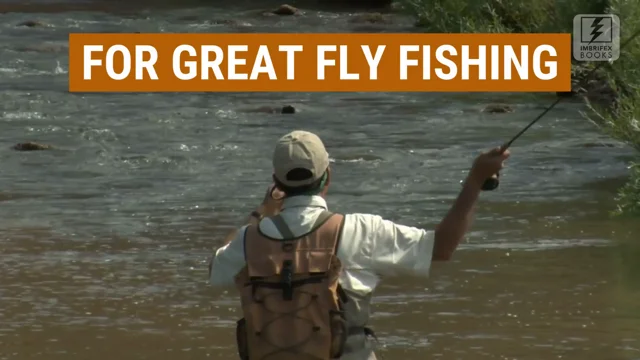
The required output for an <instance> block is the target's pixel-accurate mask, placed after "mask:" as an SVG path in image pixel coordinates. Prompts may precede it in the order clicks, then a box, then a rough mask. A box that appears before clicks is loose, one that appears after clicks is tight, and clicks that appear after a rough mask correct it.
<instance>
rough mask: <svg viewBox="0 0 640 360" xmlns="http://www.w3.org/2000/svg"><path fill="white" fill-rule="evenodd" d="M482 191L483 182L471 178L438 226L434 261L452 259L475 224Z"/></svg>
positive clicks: (433, 254) (434, 246) (433, 253)
mask: <svg viewBox="0 0 640 360" xmlns="http://www.w3.org/2000/svg"><path fill="white" fill-rule="evenodd" d="M481 191H482V182H481V183H478V180H477V179H474V178H473V177H471V176H469V177H468V178H467V180H466V181H465V183H464V186H463V188H462V191H461V192H460V194H459V195H458V198H457V199H456V201H455V202H454V203H453V206H451V209H449V212H448V213H447V215H446V216H445V217H444V218H443V219H442V221H441V222H440V224H438V226H436V231H435V242H434V245H433V252H432V258H433V260H434V261H446V260H449V259H451V256H452V255H453V252H454V251H455V250H456V249H457V248H458V245H459V244H460V242H461V241H462V239H463V238H464V234H466V233H467V231H468V230H469V228H470V227H471V225H472V223H473V219H474V215H475V207H476V203H477V202H478V197H480V192H481Z"/></svg>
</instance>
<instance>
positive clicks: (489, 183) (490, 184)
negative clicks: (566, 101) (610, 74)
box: [482, 30, 640, 191]
mask: <svg viewBox="0 0 640 360" xmlns="http://www.w3.org/2000/svg"><path fill="white" fill-rule="evenodd" d="M638 35H640V30H638V31H636V32H635V33H634V34H633V35H631V36H630V37H629V38H628V39H627V40H626V41H625V42H623V43H622V44H621V45H620V51H622V49H624V48H625V47H626V46H627V45H629V44H630V43H631V42H632V41H633V40H634V39H635V38H636V37H637V36H638ZM608 63H609V61H602V62H600V63H599V64H598V65H596V66H595V67H594V68H593V69H591V71H589V72H588V73H587V75H586V76H585V77H584V78H583V79H582V81H583V82H584V81H587V80H589V79H590V78H591V76H592V75H593V74H594V73H595V72H596V70H598V69H599V68H600V67H601V66H603V65H605V64H608ZM578 85H584V84H581V83H578ZM581 88H582V86H576V90H574V89H571V92H574V91H578V90H579V89H581ZM563 98H564V97H558V98H557V99H556V101H554V102H553V103H552V104H551V105H549V106H548V107H547V108H546V109H545V110H544V111H543V112H542V113H540V115H538V116H537V117H536V118H535V119H533V121H531V122H530V123H529V124H528V125H527V126H525V127H524V128H523V129H522V130H520V132H519V133H517V134H516V135H515V136H514V137H512V138H511V140H509V141H507V142H506V143H504V144H502V146H500V154H503V153H504V152H505V151H507V149H508V148H509V147H511V145H512V144H513V142H514V141H516V140H517V139H518V138H519V137H520V136H522V135H523V134H524V133H525V132H527V130H529V128H531V127H532V126H533V125H534V124H535V123H537V122H538V120H540V119H542V118H543V117H544V116H545V115H546V114H547V113H548V112H549V111H551V109H553V108H554V107H555V106H556V105H558V103H560V101H562V99H563ZM499 185H500V173H497V174H496V175H495V177H491V178H489V179H487V180H485V182H484V184H482V190H484V191H492V190H495V189H496V188H498V186H499Z"/></svg>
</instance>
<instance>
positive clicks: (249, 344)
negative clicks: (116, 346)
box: [209, 131, 509, 360]
mask: <svg viewBox="0 0 640 360" xmlns="http://www.w3.org/2000/svg"><path fill="white" fill-rule="evenodd" d="M508 158H509V151H508V150H505V149H501V148H497V149H494V150H491V151H488V152H485V153H482V154H480V155H479V156H478V157H477V158H476V159H475V161H474V163H473V166H472V167H471V169H470V171H469V173H468V175H467V177H466V180H465V181H464V184H463V187H462V190H461V191H460V193H459V195H458V197H457V199H456V200H455V202H454V203H453V205H452V206H451V208H450V210H449V211H448V213H447V214H446V215H445V217H444V218H443V219H442V221H441V222H440V223H439V224H438V225H437V226H436V227H435V229H433V230H426V229H420V228H417V227H409V226H405V225H399V224H396V223H393V222H391V221H389V220H385V219H383V218H382V217H380V216H378V215H372V214H360V213H356V214H337V213H332V212H330V211H329V208H328V206H327V202H326V200H325V197H326V194H327V191H328V189H329V187H330V185H331V168H330V166H329V155H328V153H327V151H326V150H325V147H324V144H323V143H322V141H321V140H320V138H319V137H318V136H316V135H315V134H313V133H310V132H306V131H293V132H291V133H289V134H287V135H285V136H283V137H282V138H280V139H279V140H278V142H277V144H276V147H275V151H274V153H273V181H274V184H273V185H271V186H270V187H269V188H268V189H267V193H266V195H265V197H264V200H263V202H262V204H261V205H260V206H259V207H258V208H257V210H255V211H253V212H252V213H251V215H250V216H249V220H248V224H247V225H244V226H242V227H241V228H240V229H239V230H237V231H235V232H233V233H231V234H230V235H229V236H228V237H227V243H226V244H225V245H224V246H223V247H221V248H219V249H218V250H217V251H216V254H215V256H214V257H213V259H212V261H211V264H210V268H209V281H210V283H211V284H212V285H214V286H228V285H234V284H235V286H236V287H237V290H238V292H239V294H240V300H241V305H242V311H243V317H242V319H240V320H239V321H238V323H237V331H236V335H237V346H238V353H239V355H240V358H241V359H243V360H276V359H277V360H307V359H308V360H310V359H317V360H329V359H343V360H371V359H376V356H375V354H374V346H373V343H372V339H371V337H375V335H374V333H373V331H372V330H371V329H370V328H369V327H368V323H369V308H370V302H371V298H372V295H373V293H374V291H375V289H376V287H377V286H378V284H379V282H380V280H381V279H385V278H389V277H393V276H399V275H402V274H407V273H410V274H414V275H419V276H424V277H426V276H427V275H428V274H429V269H430V267H431V262H432V261H446V260H449V259H450V258H451V256H452V254H453V252H454V251H455V250H456V248H457V246H458V244H459V243H460V241H461V240H462V238H463V236H464V234H465V233H466V232H467V230H468V229H469V227H470V225H471V223H472V221H473V215H474V208H475V205H476V202H477V200H478V197H479V195H480V192H481V191H482V188H483V184H484V183H485V181H486V180H487V179H488V178H491V177H492V176H493V175H494V174H497V173H498V172H499V171H500V170H501V169H502V167H503V165H504V161H505V160H507V159H508Z"/></svg>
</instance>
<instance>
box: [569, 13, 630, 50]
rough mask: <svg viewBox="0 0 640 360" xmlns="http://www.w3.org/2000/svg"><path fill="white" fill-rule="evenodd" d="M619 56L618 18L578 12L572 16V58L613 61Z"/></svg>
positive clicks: (609, 15)
mask: <svg viewBox="0 0 640 360" xmlns="http://www.w3.org/2000/svg"><path fill="white" fill-rule="evenodd" d="M619 57H620V18H618V16H617V15H611V14H580V15H576V17H574V18H573V58H574V59H576V60H578V61H614V60H618V58H619Z"/></svg>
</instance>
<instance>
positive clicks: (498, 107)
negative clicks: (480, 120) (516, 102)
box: [482, 104, 513, 114]
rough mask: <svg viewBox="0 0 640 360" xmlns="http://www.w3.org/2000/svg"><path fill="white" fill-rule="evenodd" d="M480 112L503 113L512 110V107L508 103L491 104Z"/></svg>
mask: <svg viewBox="0 0 640 360" xmlns="http://www.w3.org/2000/svg"><path fill="white" fill-rule="evenodd" d="M482 112H485V113H489V114H505V113H511V112H513V109H512V108H511V106H509V105H504V104H491V105H488V106H487V107H485V108H484V110H482Z"/></svg>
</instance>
